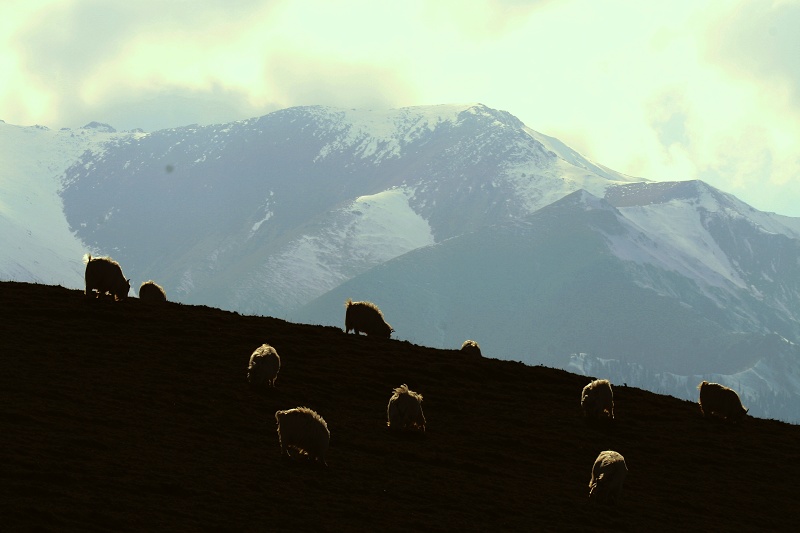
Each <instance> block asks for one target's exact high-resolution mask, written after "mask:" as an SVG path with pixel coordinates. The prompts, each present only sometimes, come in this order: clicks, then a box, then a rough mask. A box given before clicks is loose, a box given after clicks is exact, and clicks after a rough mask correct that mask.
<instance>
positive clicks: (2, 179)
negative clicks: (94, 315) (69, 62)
mask: <svg viewBox="0 0 800 533" xmlns="http://www.w3.org/2000/svg"><path fill="white" fill-rule="evenodd" d="M136 135H137V134H136V133H117V132H116V131H114V130H113V128H111V127H110V126H108V125H106V124H100V123H96V122H93V123H90V124H87V125H86V126H84V127H83V128H79V129H75V130H73V129H62V130H58V131H53V130H50V129H49V128H47V127H45V126H30V127H21V126H14V125H11V124H6V123H5V122H4V121H0V277H2V278H3V279H5V280H19V281H38V282H44V283H53V284H60V285H64V286H67V287H78V286H80V285H81V284H82V283H83V269H84V266H83V263H82V256H83V254H84V253H87V252H89V251H91V249H89V248H87V247H86V245H85V244H84V243H83V242H82V241H81V240H80V238H78V237H77V236H76V235H75V234H74V233H73V232H72V231H71V230H70V228H69V225H68V224H67V221H66V219H65V217H64V210H63V206H62V202H61V198H60V197H59V195H58V191H59V190H60V189H61V187H62V181H61V179H62V176H63V174H64V172H65V171H66V170H67V168H68V167H70V166H71V165H73V164H74V163H75V161H77V159H78V158H79V157H80V156H81V154H83V153H84V152H87V153H88V154H91V156H87V160H88V158H89V157H96V156H97V155H99V154H100V153H101V152H102V151H103V146H104V145H105V144H107V143H110V142H114V141H116V140H121V139H129V138H132V137H135V136H136Z"/></svg>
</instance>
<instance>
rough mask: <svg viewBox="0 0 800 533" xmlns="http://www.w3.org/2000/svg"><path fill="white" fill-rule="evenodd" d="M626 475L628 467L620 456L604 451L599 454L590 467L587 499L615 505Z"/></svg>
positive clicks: (610, 451)
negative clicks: (590, 476)
mask: <svg viewBox="0 0 800 533" xmlns="http://www.w3.org/2000/svg"><path fill="white" fill-rule="evenodd" d="M627 475H628V466H627V465H626V464H625V458H624V457H622V455H621V454H619V453H617V452H615V451H612V450H606V451H604V452H600V455H598V456H597V459H595V461H594V465H593V466H592V478H591V479H590V480H589V499H593V500H596V501H599V502H604V503H617V500H618V499H619V495H620V493H621V492H622V483H623V482H624V481H625V476H627Z"/></svg>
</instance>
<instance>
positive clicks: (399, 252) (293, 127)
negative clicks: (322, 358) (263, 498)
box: [0, 104, 800, 419]
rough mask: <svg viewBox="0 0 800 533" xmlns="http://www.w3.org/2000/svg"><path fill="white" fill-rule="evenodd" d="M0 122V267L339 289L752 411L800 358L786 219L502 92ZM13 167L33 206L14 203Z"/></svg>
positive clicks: (422, 318)
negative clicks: (51, 126) (143, 120)
mask: <svg viewBox="0 0 800 533" xmlns="http://www.w3.org/2000/svg"><path fill="white" fill-rule="evenodd" d="M0 126H2V129H0V132H2V134H3V135H8V136H12V135H13V137H9V140H10V142H11V143H12V144H13V145H15V149H14V150H8V149H7V148H4V147H7V146H9V144H8V143H6V144H4V145H0V154H2V157H3V158H4V159H3V160H2V161H3V165H4V168H5V167H6V166H7V167H9V168H12V169H14V170H13V172H15V173H10V172H9V173H6V175H7V176H11V178H10V179H7V180H6V181H4V182H3V185H2V186H3V187H4V191H3V192H6V193H8V196H6V194H4V195H3V196H2V197H0V202H2V203H0V206H1V207H2V210H0V214H2V216H3V219H2V221H1V222H0V223H2V224H3V225H4V226H3V227H0V238H2V239H4V242H6V241H5V239H7V240H8V242H13V243H14V244H15V247H16V248H15V247H6V246H4V247H3V250H2V253H3V254H4V255H3V256H1V257H0V266H2V265H12V266H11V267H5V266H3V268H5V270H3V271H0V272H1V273H2V274H3V276H4V277H5V278H6V279H19V280H33V281H42V282H46V283H60V284H63V285H66V286H70V287H82V270H83V266H82V264H81V262H80V260H81V256H82V255H83V253H85V252H87V251H88V252H92V253H103V254H109V255H111V256H113V257H114V258H115V259H117V260H118V261H120V263H121V264H122V266H123V269H124V271H125V274H126V276H127V277H130V278H132V279H133V285H134V289H135V288H137V287H138V285H139V284H140V283H141V282H142V281H144V280H147V279H155V280H156V281H158V282H159V284H161V285H162V286H164V287H165V288H166V290H167V294H168V296H169V298H170V299H171V300H174V301H181V302H185V303H198V304H205V305H213V306H217V307H222V308H225V309H232V310H237V311H240V312H244V313H255V314H269V315H274V316H280V317H284V318H290V319H293V320H301V321H308V322H314V323H322V324H332V325H336V326H341V325H342V322H343V316H344V309H343V303H344V300H345V299H346V298H348V297H352V298H354V299H368V300H372V301H375V302H376V303H378V304H379V305H380V306H381V308H382V309H383V310H384V312H385V313H386V315H387V318H388V319H389V321H390V322H391V323H392V325H393V326H394V327H395V329H396V330H397V332H396V337H397V338H400V339H407V340H410V341H412V342H417V343H422V344H429V345H433V346H439V347H458V346H460V343H461V342H462V341H463V340H464V339H466V338H474V339H476V340H478V341H479V342H480V343H481V346H482V348H483V351H484V353H485V354H486V355H488V356H491V357H501V358H507V359H516V360H523V361H525V362H527V363H531V364H538V363H544V364H548V365H553V366H561V367H565V368H571V369H573V370H579V371H582V372H586V373H592V372H596V371H597V370H596V369H600V368H602V369H603V370H604V373H605V377H609V378H610V379H612V380H615V381H626V382H627V383H628V384H630V385H642V386H650V385H649V384H650V383H651V382H652V383H657V385H656V386H658V387H665V388H663V389H659V390H658V392H667V393H672V394H675V395H679V396H681V395H682V396H684V397H687V396H686V394H687V392H686V391H687V390H689V388H687V387H688V385H690V384H691V382H692V381H693V380H695V379H696V378H697V376H700V375H702V376H714V377H715V378H716V377H718V379H717V380H718V381H720V382H723V383H727V384H729V385H731V386H734V387H735V386H736V385H737V380H738V382H739V383H745V381H744V380H743V379H742V378H743V376H747V380H746V383H745V385H746V387H747V391H749V392H747V394H750V396H749V398H750V400H752V402H751V407H752V408H753V410H752V411H751V412H753V413H754V414H761V415H765V416H771V414H772V413H775V412H777V411H775V409H773V410H772V411H770V409H769V407H768V406H769V405H773V406H774V405H777V403H779V402H784V400H785V398H790V400H791V402H794V403H795V404H796V403H797V400H798V398H800V379H794V378H791V379H790V378H788V377H787V376H794V375H796V372H797V369H798V368H800V360H799V359H798V355H797V347H796V346H797V343H798V342H799V340H800V325H799V322H798V318H799V317H800V307H798V303H797V302H798V301H799V300H798V296H800V286H798V283H800V281H799V280H800V219H795V218H790V217H782V216H780V215H776V214H772V213H762V212H759V211H757V210H755V209H753V208H751V207H750V206H748V205H746V204H744V203H743V202H741V201H739V200H738V199H736V198H735V197H733V196H731V195H729V194H726V193H724V192H722V191H719V190H716V189H714V188H712V187H710V186H708V185H707V184H705V183H702V182H698V181H690V182H671V183H654V182H649V181H646V180H643V179H640V178H632V177H630V176H626V175H623V174H620V173H618V172H615V171H613V170H611V169H608V168H606V167H603V166H602V165H599V164H597V163H594V162H592V161H590V160H588V159H586V158H585V157H583V156H581V155H580V154H578V153H577V152H575V151H574V150H572V149H571V148H569V147H567V146H566V145H564V144H563V143H561V142H560V141H559V140H557V139H554V138H552V137H548V136H546V135H543V134H540V133H538V132H536V131H534V130H532V129H530V128H529V127H527V126H526V125H524V124H522V123H521V122H520V121H519V120H518V119H516V118H515V117H514V116H513V115H511V114H509V113H507V112H504V111H498V110H494V109H490V108H488V107H486V106H483V105H480V104H474V105H462V106H454V105H446V106H429V107H414V108H405V109H398V110H388V111H366V110H344V109H333V108H327V107H300V108H291V109H286V110H283V111H278V112H275V113H271V114H269V115H266V116H263V117H259V118H253V119H249V120H245V121H240V122H235V123H230V124H220V125H211V126H197V125H193V126H187V127H183V128H176V129H171V130H162V131H157V132H153V133H147V134H145V133H141V132H129V133H122V134H118V133H115V132H113V131H110V130H111V129H110V128H109V127H106V126H102V125H96V124H95V125H89V126H92V127H89V126H87V128H84V129H82V130H76V131H64V132H49V131H47V130H45V129H40V128H19V127H16V126H9V125H5V124H0ZM26 136H27V137H26ZM79 141H81V142H83V144H80V143H79ZM73 143H77V144H73ZM18 146H22V147H24V149H23V150H16V147H18ZM12 152H13V154H14V155H13V156H11V155H9V154H11V153H12ZM42 168H45V169H47V170H46V171H45V170H41V169H42ZM37 169H38V170H37ZM37 172H38V173H37ZM32 178H35V183H38V184H40V185H41V187H40V190H41V197H42V199H43V200H42V201H40V202H38V203H37V205H38V206H39V207H40V208H37V209H38V211H35V210H32V211H26V208H25V198H26V196H25V195H26V194H30V193H28V192H27V191H28V189H27V187H26V186H25V183H24V179H29V180H30V179H32ZM32 183H33V182H32ZM45 197H46V199H45ZM62 203H63V210H62V209H61V208H62ZM37 224H39V225H37ZM28 230H30V231H31V232H32V234H33V235H35V236H37V237H38V240H35V241H33V242H32V243H28V242H27V241H25V235H26V233H25V232H26V231H28ZM37 246H39V248H37ZM59 246H64V248H59ZM47 254H50V255H52V256H53V257H49V256H48V255H47ZM35 261H38V262H39V263H36V262H35ZM43 263H46V265H47V267H46V268H45V267H44V266H43ZM18 265H22V266H18ZM58 276H62V277H58ZM581 353H588V354H589V355H586V356H583V358H582V359H581V358H579V357H577V356H575V357H571V356H572V355H573V354H581ZM576 361H577V362H576ZM601 363H602V364H601ZM615 373H616V374H615ZM636 376H639V377H640V378H641V381H642V383H637V382H636V379H639V378H637V377H636ZM642 376H646V378H645V377H642ZM653 376H657V379H656V377H653ZM665 376H667V377H665ZM648 380H649V381H648ZM759 382H760V383H759ZM779 395H786V396H785V397H784V396H780V397H779ZM688 397H693V396H691V395H689V396H688ZM791 402H790V403H791ZM784 403H785V402H784ZM762 406H767V407H764V408H763V409H762ZM798 411H800V409H798ZM787 412H788V411H780V416H782V417H784V416H786V417H789V416H790V415H788V414H786V413H787ZM772 416H775V415H772ZM792 416H794V415H792ZM796 419H800V413H798V414H797V416H796Z"/></svg>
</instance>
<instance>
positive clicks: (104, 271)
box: [83, 254, 131, 300]
mask: <svg viewBox="0 0 800 533" xmlns="http://www.w3.org/2000/svg"><path fill="white" fill-rule="evenodd" d="M83 262H84V263H86V276H85V277H86V292H85V294H86V296H87V297H90V296H92V291H95V290H96V291H97V295H96V297H99V296H101V295H104V294H106V293H111V294H113V295H114V299H115V300H124V299H125V298H127V297H128V292H129V291H130V290H131V280H130V279H125V276H124V275H123V274H122V267H120V266H119V263H117V262H116V261H114V260H113V259H111V258H110V257H95V258H92V256H91V255H89V254H86V255H85V256H83Z"/></svg>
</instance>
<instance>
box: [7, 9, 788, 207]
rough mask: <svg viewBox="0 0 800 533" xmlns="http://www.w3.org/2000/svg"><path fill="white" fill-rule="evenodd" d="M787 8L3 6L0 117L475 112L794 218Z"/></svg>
mask: <svg viewBox="0 0 800 533" xmlns="http://www.w3.org/2000/svg"><path fill="white" fill-rule="evenodd" d="M797 28H800V0H783V1H778V0H775V1H772V0H714V1H710V2H697V1H696V0H691V1H684V0H670V1H668V2H666V1H665V2H640V1H635V0H603V1H597V0H530V1H525V0H467V1H464V0H431V1H422V0H404V1H403V2H394V1H384V0H293V1H288V0H287V1H282V0H137V1H136V2H130V1H128V0H4V1H3V2H2V3H0V119H2V120H5V121H6V122H8V123H11V124H17V125H33V124H42V125H45V126H48V127H50V128H61V127H71V128H74V127H80V126H83V125H84V124H87V123H89V122H92V121H99V122H105V123H108V124H111V125H112V126H114V127H115V128H117V129H118V130H126V129H134V128H142V129H144V130H145V131H155V130H157V129H161V128H169V127H178V126H185V125H189V124H213V123H223V122H230V121H234V120H241V119H245V118H251V117H256V116H261V115H265V114H267V113H270V112H272V111H275V110H278V109H283V108H286V107H291V106H296V105H317V104H320V105H330V106H338V107H348V108H368V109H386V108H396V107H406V106H417V105H435V104H469V103H482V104H485V105H487V106H489V107H492V108H496V109H502V110H505V111H509V112H510V113H512V114H513V115H515V116H516V117H518V118H519V119H520V120H522V121H523V122H524V123H525V124H526V125H527V126H529V127H530V128H533V129H534V130H536V131H539V132H541V133H545V134H547V135H551V136H555V137H558V138H559V139H561V140H562V141H564V142H565V143H567V144H568V145H570V146H571V147H572V148H574V149H576V150H578V151H579V152H581V153H582V154H584V155H586V156H587V157H589V158H590V159H592V160H594V161H595V162H597V163H600V164H603V165H605V166H607V167H610V168H612V169H614V170H617V171H620V172H623V173H625V174H629V175H631V176H637V177H642V178H646V179H651V180H658V181H667V180H688V179H701V180H704V181H706V182H707V183H709V184H711V185H712V186H715V187H717V188H720V189H722V190H723V191H725V192H729V193H732V194H734V195H736V196H737V197H738V198H740V199H741V200H743V201H745V202H747V203H749V204H750V205H752V206H753V207H755V208H757V209H760V210H764V211H773V212H776V213H780V214H783V215H789V216H797V217H800V142H799V141H800V31H798V30H797Z"/></svg>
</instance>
